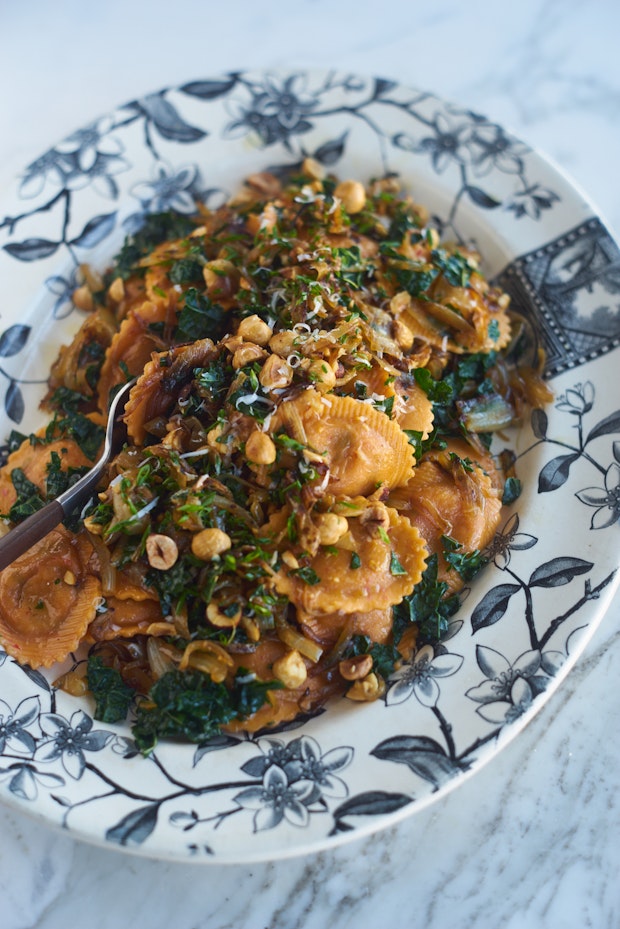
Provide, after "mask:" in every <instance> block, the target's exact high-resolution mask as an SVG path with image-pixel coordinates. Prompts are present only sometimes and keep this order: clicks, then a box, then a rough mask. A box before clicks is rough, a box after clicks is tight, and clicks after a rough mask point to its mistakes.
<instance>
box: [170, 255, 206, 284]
mask: <svg viewBox="0 0 620 929" xmlns="http://www.w3.org/2000/svg"><path fill="white" fill-rule="evenodd" d="M168 277H169V278H170V280H171V282H172V283H173V284H191V283H192V282H196V281H202V265H201V264H200V262H199V261H196V260H195V259H193V258H179V260H178V261H175V262H174V264H173V265H172V266H171V268H170V270H169V271H168Z"/></svg>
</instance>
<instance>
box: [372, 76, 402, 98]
mask: <svg viewBox="0 0 620 929" xmlns="http://www.w3.org/2000/svg"><path fill="white" fill-rule="evenodd" d="M396 86H397V84H396V81H388V80H387V79H386V78H384V77H377V78H375V89H374V92H373V95H372V96H373V100H376V99H377V97H380V96H382V94H387V93H388V92H389V91H390V90H394V88H395V87H396Z"/></svg>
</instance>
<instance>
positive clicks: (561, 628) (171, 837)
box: [0, 72, 620, 862]
mask: <svg viewBox="0 0 620 929" xmlns="http://www.w3.org/2000/svg"><path fill="white" fill-rule="evenodd" d="M306 155H312V156H313V157H314V158H316V159H318V160H319V161H321V162H322V163H323V164H324V165H326V166H327V167H329V168H330V169H333V170H334V171H335V172H336V173H337V174H338V175H339V176H341V177H347V176H350V177H356V178H361V179H369V178H370V177H373V176H377V175H382V174H384V173H385V172H386V171H394V172H396V173H398V174H399V175H400V176H401V177H402V179H403V181H404V183H405V185H406V187H407V188H408V189H409V190H411V191H412V193H413V194H414V196H415V197H416V198H417V200H418V201H419V202H421V203H424V204H426V205H427V206H428V207H429V208H430V209H431V211H432V213H433V215H434V216H436V217H437V219H438V220H439V221H440V222H441V223H442V224H443V227H444V231H445V234H446V235H447V236H448V237H452V238H454V237H462V238H464V239H465V240H467V241H472V242H473V243H475V244H476V245H477V247H478V248H479V249H480V251H481V252H482V254H483V256H484V263H485V271H486V273H487V275H489V276H491V277H496V278H497V279H498V280H499V282H500V283H501V284H502V285H503V286H504V287H505V288H506V289H507V290H508V291H510V293H511V294H512V295H513V302H514V304H515V305H517V306H518V307H520V308H521V310H522V311H523V312H524V313H525V314H527V315H528V316H529V317H530V318H531V319H533V320H536V323H537V326H538V331H539V337H540V341H541V344H542V345H543V346H544V348H545V350H546V352H547V359H548V372H549V375H550V377H551V384H552V387H553V389H554V391H555V395H556V400H555V403H554V404H552V405H551V406H550V407H549V408H548V409H547V410H546V411H545V413H542V412H540V411H538V412H535V413H534V415H533V416H532V420H531V424H528V423H526V424H525V425H524V427H523V428H522V429H521V430H520V431H519V432H518V433H517V434H516V436H515V437H514V447H515V449H516V453H517V455H518V474H519V476H520V477H521V479H522V480H523V482H524V486H525V490H524V493H523V495H522V496H521V498H520V499H519V500H518V501H517V504H516V505H515V507H514V508H513V509H512V511H507V512H506V514H505V517H504V521H503V524H502V527H503V528H502V532H501V533H500V535H499V536H498V538H497V540H496V543H495V544H494V546H493V551H492V552H491V556H492V562H493V563H492V564H490V565H489V567H488V568H487V569H486V570H485V571H484V572H482V574H481V575H480V576H479V577H478V578H477V579H476V581H475V582H474V583H473V585H472V589H471V591H470V592H469V595H468V596H467V598H466V600H465V602H464V604H463V606H462V608H461V610H460V612H459V613H458V614H457V616H456V617H455V619H454V621H453V624H452V627H451V632H450V636H449V638H448V639H447V640H446V641H445V642H444V643H443V644H442V645H440V646H437V647H435V648H434V649H433V648H431V647H430V646H426V647H424V648H422V649H421V650H420V651H419V652H418V654H417V655H416V656H415V658H414V660H413V662H412V663H411V664H410V665H409V666H407V667H405V668H404V669H403V670H402V671H401V672H399V673H398V674H397V675H396V677H395V679H394V680H393V681H391V682H390V685H389V688H388V690H387V694H386V697H385V699H383V700H381V701H378V702H376V703H374V704H370V705H363V706H360V705H357V704H352V703H351V702H350V701H346V700H340V701H336V702H335V703H332V704H330V705H329V706H328V708H327V709H326V710H325V712H324V713H322V714H321V715H319V716H317V717H315V718H314V719H312V720H309V721H306V722H305V723H304V724H303V725H298V726H297V727H295V728H293V727H289V729H288V730H287V731H285V732H279V733H277V734H273V735H270V736H269V737H263V738H238V737H235V738H233V737H223V738H221V739H220V740H216V741H214V742H212V743H209V744H208V745H205V746H201V747H198V748H197V747H196V746H189V745H177V744H162V745H161V746H160V747H158V748H157V750H156V751H155V752H154V753H153V755H152V756H151V757H150V758H149V759H144V758H142V757H141V756H140V755H137V754H136V753H135V751H134V750H133V746H132V743H131V739H130V731H129V729H128V728H126V727H124V726H121V725H119V726H107V725H102V724H100V723H98V722H96V721H93V720H92V711H93V705H92V703H91V702H90V700H78V699H76V698H72V697H69V696H67V695H66V694H64V693H62V692H55V691H54V689H53V688H52V687H50V683H49V681H50V680H51V679H52V675H49V674H48V675H45V676H44V675H42V674H40V673H37V672H32V671H30V670H29V669H27V668H20V667H19V665H18V664H17V663H16V662H15V661H14V660H13V659H11V658H8V657H7V656H6V655H4V653H0V665H1V667H0V697H1V701H0V791H1V796H2V798H3V799H4V800H6V801H7V802H9V803H11V804H13V805H15V806H19V807H20V808H21V809H23V810H25V811H27V812H31V813H34V814H35V815H38V816H39V817H41V818H42V819H44V820H45V821H46V822H48V823H50V824H56V825H62V826H64V827H66V828H67V829H69V830H70V831H71V832H73V833H74V834H75V835H76V836H80V837H82V838H86V839H88V840H90V841H93V842H97V843H101V844H108V845H110V846H111V847H122V848H125V849H127V850H132V851H135V852H138V853H140V854H143V855H149V856H153V857H162V858H173V859H182V860H183V859H185V860H188V859H192V860H199V861H203V862H209V861H214V862H247V861H256V860H261V859H273V858H278V857H285V856H288V855H294V854H300V853H302V852H308V851H313V850H318V849H321V848H326V847H328V846H331V845H335V844H336V843H339V842H341V841H343V840H345V839H348V838H351V837H357V836H361V835H363V834H365V833H368V832H371V831H373V830H376V829H378V828H383V827H385V826H388V825H390V824H392V823H394V822H395V821H397V820H399V819H402V818H404V817H406V816H409V815H411V814H412V813H414V812H415V811H416V810H418V809H420V808H421V807H422V806H424V805H426V804H428V803H430V802H431V801H432V800H434V799H435V798H437V797H439V796H441V795H442V793H445V792H446V791H447V790H450V789H451V788H453V787H455V786H456V785H458V784H459V783H460V782H461V781H462V780H463V778H464V777H466V776H468V775H469V774H471V773H473V772H475V771H476V770H477V769H478V768H479V767H480V766H481V765H482V764H483V763H485V762H486V761H487V760H489V758H491V757H492V756H493V755H494V754H495V753H497V751H499V749H500V748H501V747H502V745H504V744H505V743H506V741H507V740H508V739H510V738H512V737H513V736H515V735H517V734H518V733H519V732H520V731H521V730H522V729H523V727H524V726H525V724H526V723H527V722H528V720H529V719H531V717H532V715H533V714H534V713H536V712H537V711H538V710H539V709H540V708H541V707H542V706H543V705H544V703H545V701H546V700H547V699H548V697H549V695H550V694H551V693H552V692H553V690H554V689H555V688H556V687H557V686H558V684H559V683H560V682H561V680H562V679H563V677H564V676H565V675H566V673H567V672H568V670H569V669H570V667H571V666H572V665H573V664H574V662H575V661H576V659H577V658H578V656H579V654H580V652H581V651H582V650H583V648H584V646H585V643H586V641H587V639H588V638H589V636H590V635H591V634H592V632H593V631H594V628H595V627H596V625H597V623H598V622H599V621H600V619H601V617H602V615H603V613H604V611H605V609H606V607H607V605H608V603H609V602H610V599H611V597H612V593H613V589H614V576H615V571H616V568H617V564H618V548H619V546H618V519H619V517H620V440H618V438H617V437H618V436H619V435H620V409H619V407H620V403H619V402H618V401H619V399H620V398H619V397H618V392H619V391H618V386H617V385H618V377H617V365H618V360H619V357H618V352H617V346H618V344H619V341H620V311H619V309H618V296H617V295H618V292H619V290H620V254H619V252H618V248H617V246H616V245H615V243H614V242H613V240H612V238H611V236H610V234H609V232H608V231H607V230H606V229H605V226H604V224H603V223H602V222H601V221H600V219H599V218H598V217H597V214H596V211H595V210H594V209H593V207H592V206H591V205H590V204H589V203H588V202H587V201H585V200H584V198H583V197H582V196H581V194H579V193H578V192H577V191H575V189H574V188H573V187H572V186H571V185H570V183H569V182H567V180H566V179H565V178H564V177H562V176H561V175H560V174H559V173H558V172H557V170H556V169H555V168H553V167H552V166H550V165H549V163H548V162H547V161H546V160H545V159H543V158H542V157H541V156H540V155H538V154H536V153H535V152H532V151H531V150H529V149H528V148H527V147H526V146H525V145H523V144H522V143H520V142H519V141H517V140H516V139H515V138H513V137H512V136H510V135H509V134H507V133H505V132H504V131H503V130H502V129H501V128H500V127H499V126H496V125H494V124H492V123H490V122H488V120H486V119H484V118H482V117H480V116H477V115H475V114H472V113H470V112H468V111H466V110H463V109H461V108H459V107H455V106H452V105H450V104H447V103H445V102H443V101H441V100H439V99H437V98H436V97H434V96H432V95H430V94H428V93H425V92H421V91H416V90H412V89H410V88H405V87H401V86H398V85H396V84H394V83H392V82H390V81H385V80H378V79H374V78H368V77H359V76H357V75H350V74H339V73H336V72H330V73H326V72H325V73H322V72H321V73H319V72H295V73H288V72H287V73H283V72H280V73H242V74H239V73H236V74H231V75H228V76H224V77H219V78H215V79H208V80H198V81H194V82H191V83H188V84H186V85H184V86H183V87H179V88H172V89H167V90H163V91H159V92H157V93H154V94H151V95H149V96H148V97H145V98H143V99H140V100H136V101H133V102H131V103H129V104H127V105H126V106H123V107H120V108H119V109H118V110H116V111H115V112H113V113H111V114H109V115H108V116H106V117H104V118H102V119H100V120H97V121H96V122H94V123H92V124H91V125H89V126H87V127H85V128H84V129H83V130H80V131H79V132H76V133H74V134H73V135H72V136H70V137H69V138H68V139H65V141H64V142H62V143H61V144H59V145H56V146H55V147H54V148H51V149H50V150H49V151H47V152H45V154H44V155H43V156H42V157H41V158H39V159H38V160H37V161H36V162H34V163H33V164H31V165H29V166H28V167H27V168H26V170H25V172H24V175H23V177H22V178H21V180H20V182H19V184H18V185H16V187H15V189H14V190H13V191H10V192H9V193H8V195H7V196H5V197H4V201H3V203H2V206H1V208H0V217H1V218H2V219H0V280H2V293H3V299H2V309H1V314H0V327H1V329H2V334H1V335H0V404H2V405H3V407H4V416H3V419H2V423H1V428H0V435H2V436H3V437H4V436H6V435H8V433H9V431H10V429H11V428H18V429H20V430H21V431H22V432H28V431H30V430H31V429H33V428H35V427H36V426H37V425H39V423H40V421H41V420H40V416H39V414H38V411H37V403H38V400H39V399H40V397H41V395H42V393H43V391H44V381H45V377H46V373H47V370H48V368H49V364H50V363H51V361H52V359H53V358H54V357H55V355H56V352H57V350H58V346H59V345H60V344H62V343H63V342H66V341H67V340H68V339H69V338H70V335H71V333H72V332H73V331H74V330H75V328H76V327H77V326H78V325H79V322H80V318H79V317H80V314H79V312H78V311H76V310H74V309H72V305H71V303H70V300H69V295H70V293H71V292H72V290H73V289H74V288H75V286H76V285H77V283H78V280H79V273H78V266H79V265H80V264H81V263H83V262H89V263H91V264H93V265H94V266H96V267H98V268H101V269H103V268H104V267H105V266H106V264H107V263H108V262H109V261H110V259H111V257H112V256H113V255H114V254H115V251H116V250H117V249H118V246H119V245H120V242H121V241H122V238H123V236H124V235H125V234H126V233H127V232H128V231H132V230H133V229H135V228H136V225H137V223H138V222H139V220H140V218H141V217H142V216H143V215H144V213H145V211H151V210H161V209H168V208H171V207H174V208H177V209H179V210H181V211H189V210H191V208H192V203H193V201H194V198H195V197H199V198H202V199H205V200H206V202H207V203H208V204H210V205H215V204H218V203H220V202H221V201H222V200H223V199H224V197H225V196H226V195H227V194H229V193H232V192H233V191H234V190H235V189H236V188H237V186H238V184H239V182H240V181H241V180H242V178H243V177H244V176H245V175H246V174H249V173H252V172H254V171H257V170H264V169H270V168H271V169H273V168H276V169H277V168H279V167H282V166H285V165H290V164H294V163H297V162H299V161H301V160H302V158H303V157H304V156H306ZM499 447H501V443H499Z"/></svg>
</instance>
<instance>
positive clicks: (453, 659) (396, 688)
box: [386, 645, 463, 706]
mask: <svg viewBox="0 0 620 929" xmlns="http://www.w3.org/2000/svg"><path fill="white" fill-rule="evenodd" d="M462 664H463V658H462V657H461V656H460V655H453V654H451V653H450V652H447V651H445V650H443V648H442V646H436V647H435V648H434V647H433V646H432V645H424V646H422V648H421V649H419V650H418V651H417V652H416V654H415V655H414V657H413V660H412V662H411V663H410V664H409V665H407V666H406V667H405V669H404V671H402V672H401V673H400V674H399V677H398V679H397V680H396V682H395V683H394V684H393V685H392V686H391V687H390V689H389V690H388V693H387V697H386V703H387V704H388V706H391V705H393V704H395V703H403V701H405V700H408V699H409V697H411V695H412V694H413V696H415V698H416V699H417V700H418V701H419V702H420V703H421V704H422V706H435V704H436V703H437V701H438V699H439V693H440V692H439V684H438V683H437V678H442V677H449V676H450V675H452V674H456V672H457V671H458V670H459V668H460V667H461V665H462Z"/></svg>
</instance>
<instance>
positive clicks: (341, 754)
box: [242, 735, 353, 804]
mask: <svg viewBox="0 0 620 929" xmlns="http://www.w3.org/2000/svg"><path fill="white" fill-rule="evenodd" d="M259 748H260V749H261V751H262V752H263V754H262V755H258V756H256V757H254V758H251V759H250V760H249V761H248V762H246V763H245V764H244V765H243V767H242V770H243V771H245V772H246V774H252V775H254V776H259V777H262V776H263V775H264V774H265V772H266V771H267V770H268V769H269V768H270V767H274V766H275V767H279V768H281V769H282V770H283V771H284V772H285V773H286V776H287V777H288V779H289V782H290V783H298V782H300V781H311V782H312V783H313V785H314V789H313V791H312V792H311V794H309V795H308V797H307V798H306V803H307V804H310V803H314V802H315V801H316V800H319V799H320V798H321V796H325V797H346V796H347V793H348V788H347V785H346V784H345V782H344V781H343V780H342V778H340V777H337V776H336V773H335V772H337V771H342V770H343V768H346V767H347V765H349V764H350V763H351V761H352V760H353V749H352V748H351V747H350V746H348V745H341V746H338V747H337V748H333V749H331V750H330V751H328V752H325V754H323V753H322V752H321V746H320V745H319V744H318V742H317V741H316V740H315V739H313V738H311V737H310V736H306V735H304V736H301V738H299V739H293V740H292V741H291V742H289V743H288V745H287V744H285V743H284V742H281V741H280V740H279V739H261V740H260V741H259Z"/></svg>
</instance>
